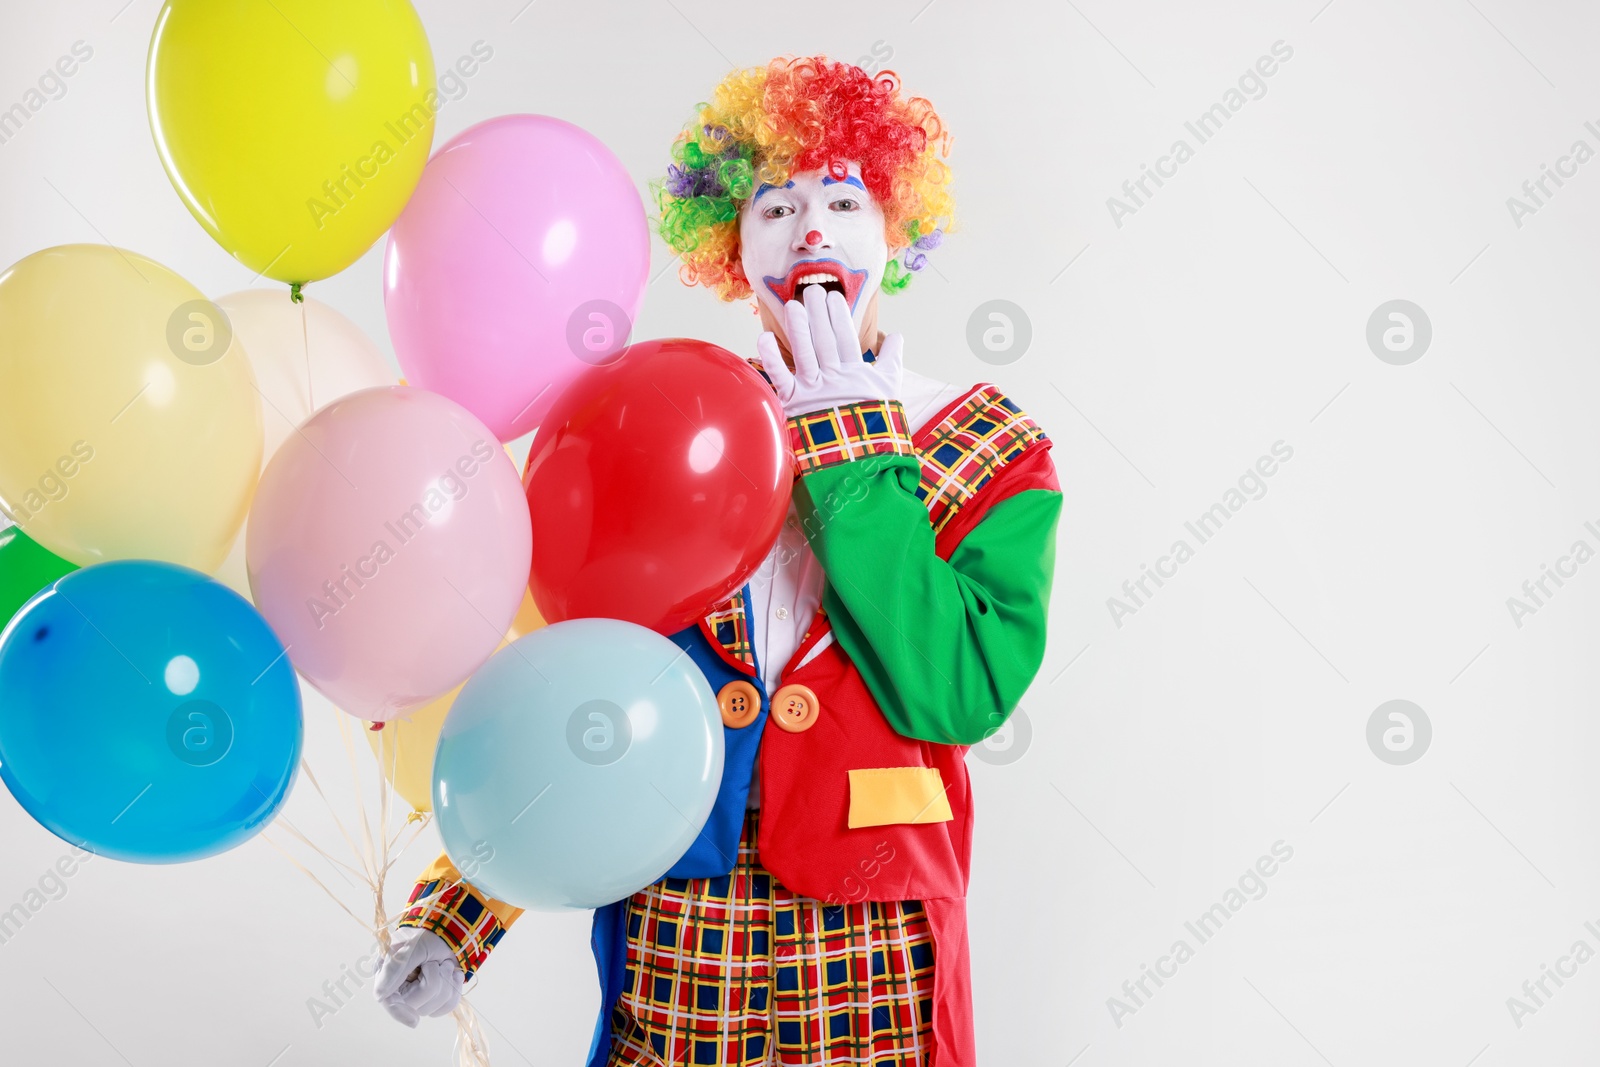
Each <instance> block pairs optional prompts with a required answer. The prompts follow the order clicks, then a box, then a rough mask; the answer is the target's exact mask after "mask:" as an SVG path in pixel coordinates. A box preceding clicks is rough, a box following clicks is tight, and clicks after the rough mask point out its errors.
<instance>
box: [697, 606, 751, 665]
mask: <svg viewBox="0 0 1600 1067" xmlns="http://www.w3.org/2000/svg"><path fill="white" fill-rule="evenodd" d="M701 628H702V629H703V630H704V631H705V634H706V636H707V637H708V638H710V639H711V640H712V641H714V642H715V643H717V644H719V645H721V646H722V651H723V652H724V653H726V654H727V657H728V658H729V659H731V660H733V661H734V662H736V663H741V664H743V665H744V666H745V668H746V669H747V671H748V672H749V673H751V674H754V673H755V669H756V659H755V653H754V652H753V651H751V649H752V646H751V644H750V624H749V622H748V621H747V620H746V619H745V610H744V590H743V589H741V590H739V591H738V592H737V593H734V594H733V596H731V597H729V598H728V599H727V600H726V601H724V602H723V603H722V605H721V606H719V607H718V608H717V609H716V610H715V611H713V612H712V613H711V614H710V615H707V616H706V617H705V619H704V621H703V622H702V624H701Z"/></svg>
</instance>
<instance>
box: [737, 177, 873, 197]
mask: <svg viewBox="0 0 1600 1067" xmlns="http://www.w3.org/2000/svg"><path fill="white" fill-rule="evenodd" d="M822 184H823V185H824V186H828V185H838V184H839V179H838V178H831V177H829V176H828V175H826V174H824V175H823V176H822ZM844 184H845V185H853V186H855V187H856V188H857V189H860V190H861V191H862V192H863V193H864V192H866V191H867V187H866V186H865V185H862V184H861V179H860V178H857V177H856V176H855V175H854V174H852V175H850V176H849V177H847V178H845V179H844ZM757 195H759V194H757Z"/></svg>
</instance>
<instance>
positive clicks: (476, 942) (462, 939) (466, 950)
mask: <svg viewBox="0 0 1600 1067" xmlns="http://www.w3.org/2000/svg"><path fill="white" fill-rule="evenodd" d="M446 886H449V888H448V889H446V888H445V887H446ZM441 889H443V890H444V892H442V893H441V892H440V890H441ZM436 893H437V894H439V895H438V896H434V894H436ZM428 897H433V899H432V900H428V899H427V898H428ZM418 901H425V903H421V904H418ZM409 903H411V904H416V905H417V906H416V907H414V908H410V909H408V910H407V911H406V913H405V915H403V916H401V918H400V922H399V923H398V924H397V925H399V926H420V927H422V928H423V929H424V930H431V931H433V932H434V933H436V934H438V935H439V936H440V937H442V938H444V940H445V944H447V945H449V946H450V949H451V951H452V952H454V953H455V954H456V962H457V963H459V964H461V970H462V972H463V973H464V975H465V977H466V978H471V977H472V976H473V975H474V974H475V973H477V970H478V968H479V967H481V966H483V961H484V960H486V959H488V958H489V950H490V949H492V948H494V947H495V945H497V944H499V943H500V939H501V938H502V937H504V936H505V932H506V928H505V926H504V925H503V924H502V923H501V922H500V920H499V919H498V918H497V917H496V916H495V913H494V912H492V911H490V910H489V907H488V905H487V904H485V903H484V901H483V899H482V898H481V897H479V896H477V895H476V894H474V893H473V892H472V891H471V890H470V889H469V888H468V887H467V886H465V885H461V884H456V885H450V883H449V882H446V881H445V880H443V879H440V878H431V879H425V880H423V881H420V882H418V883H417V884H416V886H415V887H414V888H413V889H412V890H411V899H410V901H409Z"/></svg>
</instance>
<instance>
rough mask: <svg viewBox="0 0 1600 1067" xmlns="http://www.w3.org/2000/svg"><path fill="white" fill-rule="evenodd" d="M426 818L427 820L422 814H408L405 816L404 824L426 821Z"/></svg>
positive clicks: (414, 812)
mask: <svg viewBox="0 0 1600 1067" xmlns="http://www.w3.org/2000/svg"><path fill="white" fill-rule="evenodd" d="M426 818H427V816H426V815H424V814H423V813H422V812H420V811H413V812H409V813H408V814H407V815H406V822H408V823H413V822H421V821H422V820H423V819H426Z"/></svg>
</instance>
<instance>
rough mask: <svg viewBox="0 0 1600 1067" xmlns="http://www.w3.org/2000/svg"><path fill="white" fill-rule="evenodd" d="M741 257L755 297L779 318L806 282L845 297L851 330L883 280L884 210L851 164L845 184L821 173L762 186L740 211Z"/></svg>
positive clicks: (885, 258) (886, 253)
mask: <svg viewBox="0 0 1600 1067" xmlns="http://www.w3.org/2000/svg"><path fill="white" fill-rule="evenodd" d="M739 256H740V260H741V261H742V263H743V264H744V274H745V277H746V278H748V279H749V280H750V286H751V288H753V289H754V290H755V293H756V297H757V299H759V300H760V301H761V302H762V304H764V305H765V306H766V307H767V308H769V309H770V310H771V311H772V312H773V314H774V315H775V316H776V317H777V319H778V321H779V322H782V321H783V305H784V303H785V302H786V301H788V300H790V299H796V300H798V299H800V293H799V292H798V291H797V290H798V289H800V288H802V286H801V283H802V281H805V280H808V279H810V280H814V281H815V283H817V284H821V285H822V286H823V287H824V288H827V289H835V290H837V291H839V292H841V293H843V294H844V298H845V300H846V302H847V303H849V305H850V314H851V318H853V319H854V320H855V324H856V327H857V329H859V328H860V327H861V324H862V317H863V316H864V315H865V313H866V310H867V305H868V304H870V303H871V302H872V295H873V294H874V293H876V292H877V291H878V286H879V285H880V284H881V283H882V282H883V269H884V266H885V265H886V264H887V263H888V261H889V244H888V242H887V241H886V240H885V239H884V234H883V210H882V209H881V208H880V207H879V206H878V203H877V201H876V200H874V199H873V197H872V194H871V193H870V192H868V191H867V190H866V188H865V186H863V185H862V184H861V168H860V167H859V166H858V165H857V164H855V163H851V164H850V168H849V174H848V176H847V177H846V178H845V179H844V180H843V181H835V180H834V178H833V177H832V176H830V175H829V174H828V172H827V171H826V170H814V171H808V172H806V173H804V174H796V175H794V176H792V177H791V179H790V180H789V182H788V183H787V184H785V185H781V186H772V185H763V186H761V187H759V188H758V189H757V190H756V194H755V196H753V197H751V198H750V200H748V201H747V202H746V203H745V205H744V209H743V210H742V211H741V212H740V215H739Z"/></svg>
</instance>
